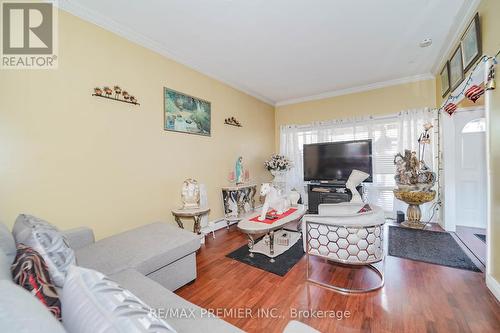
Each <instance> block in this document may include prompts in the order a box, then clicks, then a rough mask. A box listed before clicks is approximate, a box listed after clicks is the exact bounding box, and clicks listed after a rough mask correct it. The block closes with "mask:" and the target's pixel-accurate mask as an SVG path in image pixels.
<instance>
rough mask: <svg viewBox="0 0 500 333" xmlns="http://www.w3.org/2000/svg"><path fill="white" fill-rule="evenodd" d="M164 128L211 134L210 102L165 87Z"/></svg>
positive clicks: (205, 134) (182, 131)
mask: <svg viewBox="0 0 500 333" xmlns="http://www.w3.org/2000/svg"><path fill="white" fill-rule="evenodd" d="M163 101H164V105H163V108H164V110H163V114H164V118H163V128H164V129H165V130H166V131H174V132H181V133H189V134H198V135H204V136H210V127H211V126H210V125H211V124H210V122H211V105H210V102H207V101H205V100H202V99H200V98H196V97H193V96H189V95H186V94H183V93H181V92H178V91H175V90H172V89H168V88H163Z"/></svg>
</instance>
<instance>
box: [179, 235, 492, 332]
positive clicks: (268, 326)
mask: <svg viewBox="0 0 500 333" xmlns="http://www.w3.org/2000/svg"><path fill="white" fill-rule="evenodd" d="M216 237H217V238H216V239H215V240H214V239H212V238H211V237H207V239H206V244H205V245H202V247H201V249H200V250H199V252H198V255H197V266H198V278H197V280H196V281H195V282H194V283H192V284H190V285H187V286H184V287H182V288H181V289H179V290H177V291H176V293H177V294H178V295H180V296H182V297H184V298H185V299H187V300H189V301H191V302H193V303H195V304H197V305H199V306H201V307H204V308H208V309H226V310H230V309H233V311H234V312H229V313H227V314H226V315H225V316H224V315H223V316H220V317H223V319H224V320H226V321H228V322H230V323H232V324H233V325H235V326H237V327H239V328H241V329H243V330H245V331H247V332H266V333H267V332H282V331H283V329H284V327H285V325H286V324H287V323H288V321H289V320H291V319H296V320H299V321H302V322H304V323H306V324H308V325H310V326H312V327H314V328H316V329H317V330H319V331H321V332H481V333H486V332H500V304H499V303H498V302H497V301H496V299H495V298H494V296H493V295H491V294H490V292H489V290H488V289H487V288H486V285H485V282H484V275H483V274H482V273H476V272H471V271H466V270H459V269H453V268H449V267H444V266H438V265H432V264H426V263H422V262H417V261H411V260H406V259H401V258H396V257H390V256H387V258H386V260H385V278H386V279H385V286H384V287H383V288H382V289H380V290H378V291H375V292H372V293H367V294H361V295H342V294H339V293H336V292H334V291H331V290H328V289H326V288H323V287H320V286H317V285H315V284H311V283H309V282H307V281H306V273H305V272H306V258H305V256H304V257H303V258H302V259H301V260H300V261H299V262H298V263H297V264H296V265H295V266H294V267H293V268H292V269H291V270H290V271H289V272H288V273H287V275H286V276H284V277H280V276H277V275H274V274H272V273H268V272H265V271H262V270H260V269H257V268H254V267H252V266H249V265H246V264H243V263H241V262H238V261H236V260H232V259H229V258H226V257H225V255H226V254H228V253H229V252H231V251H234V250H236V249H237V248H238V247H240V246H242V245H245V244H246V238H245V236H244V235H242V234H241V233H240V232H238V230H237V229H236V227H235V226H232V227H231V228H230V230H229V231H228V230H226V229H223V230H219V231H217V232H216ZM386 239H387V238H386ZM322 265H323V266H324V264H322V263H321V262H317V263H314V264H313V267H314V268H315V269H320V270H321V271H320V274H321V275H324V278H330V277H333V278H334V279H335V280H336V282H337V283H360V284H369V283H371V282H373V280H372V277H373V276H374V275H373V273H365V272H363V271H360V270H351V269H349V268H345V267H338V266H333V265H328V266H324V267H322ZM363 270H365V271H368V270H367V269H363ZM234 309H238V310H239V311H240V313H237V312H236V311H235V310H234ZM247 309H249V310H247ZM262 309H264V310H262ZM299 310H304V311H307V310H320V311H331V312H324V313H323V315H336V318H311V317H307V315H312V314H315V315H319V314H321V313H319V312H315V313H313V312H311V311H309V312H301V315H302V316H299V317H295V315H297V313H298V311H299ZM219 311H220V310H219ZM245 311H251V313H248V312H245ZM259 311H261V312H260V313H259ZM262 311H268V314H269V315H272V316H270V317H266V316H265V315H264V314H263V313H262ZM333 311H338V312H333ZM245 313H246V315H245ZM207 333H208V332H207Z"/></svg>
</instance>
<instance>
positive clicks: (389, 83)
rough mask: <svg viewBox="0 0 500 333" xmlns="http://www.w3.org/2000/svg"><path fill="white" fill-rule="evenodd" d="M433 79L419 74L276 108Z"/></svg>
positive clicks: (297, 100) (278, 104)
mask: <svg viewBox="0 0 500 333" xmlns="http://www.w3.org/2000/svg"><path fill="white" fill-rule="evenodd" d="M431 79H434V75H432V74H431V73H426V74H419V75H415V76H408V77H403V78H400V79H395V80H389V81H381V82H375V83H370V84H367V85H363V86H356V87H351V88H346V89H340V90H332V91H327V92H324V93H321V94H317V95H310V96H305V97H299V98H292V99H287V100H284V101H280V102H277V103H276V104H275V106H277V107H278V106H284V105H290V104H297V103H303V102H310V101H316V100H320V99H325V98H330V97H336V96H342V95H349V94H354V93H359V92H363V91H369V90H375V89H380V88H385V87H390V86H397V85H399V84H404V83H411V82H418V81H425V80H431Z"/></svg>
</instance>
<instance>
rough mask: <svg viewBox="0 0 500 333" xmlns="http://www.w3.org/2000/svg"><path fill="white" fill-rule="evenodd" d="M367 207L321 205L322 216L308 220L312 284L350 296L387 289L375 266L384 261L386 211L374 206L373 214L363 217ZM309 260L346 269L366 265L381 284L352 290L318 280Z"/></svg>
mask: <svg viewBox="0 0 500 333" xmlns="http://www.w3.org/2000/svg"><path fill="white" fill-rule="evenodd" d="M364 205H365V204H364V203H352V202H350V203H340V204H321V205H319V207H318V215H305V216H304V218H303V220H302V236H303V237H302V238H303V241H304V251H305V252H306V257H307V278H308V280H309V281H311V282H314V283H317V284H320V285H323V286H326V287H329V288H331V289H334V290H337V291H341V292H347V293H360V292H368V291H373V290H376V289H379V288H381V287H382V286H383V285H384V275H383V272H382V271H381V270H380V269H378V268H377V267H375V266H373V265H372V264H374V263H377V262H380V261H382V260H383V258H384V247H383V234H384V232H383V226H384V223H385V216H384V211H383V210H382V209H381V208H380V207H378V206H375V205H370V207H371V210H370V211H366V212H361V213H359V211H360V210H361V209H362V208H363V206H364ZM309 256H316V257H321V258H324V259H326V260H328V261H330V262H334V263H339V264H344V265H357V266H360V265H366V266H367V267H368V268H370V269H372V270H373V271H375V272H376V273H377V275H378V276H379V277H380V280H381V282H380V283H379V284H378V285H376V286H374V287H370V288H363V289H348V288H342V287H338V286H334V285H331V284H326V283H323V282H320V281H317V280H314V279H312V278H310V271H309V266H310V265H309Z"/></svg>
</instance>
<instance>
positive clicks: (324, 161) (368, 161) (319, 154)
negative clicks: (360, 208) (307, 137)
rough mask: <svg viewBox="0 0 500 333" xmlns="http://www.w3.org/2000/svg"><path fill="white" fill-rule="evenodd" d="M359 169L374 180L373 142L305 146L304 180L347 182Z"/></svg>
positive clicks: (370, 180)
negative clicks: (355, 170)
mask: <svg viewBox="0 0 500 333" xmlns="http://www.w3.org/2000/svg"><path fill="white" fill-rule="evenodd" d="M353 169H357V170H360V171H364V172H366V173H368V174H369V175H370V177H369V178H368V179H366V180H365V182H373V178H372V175H373V174H372V140H358V141H342V142H327V143H314V144H307V145H304V180H306V181H338V182H345V181H347V179H348V178H349V176H350V175H351V171H352V170H353Z"/></svg>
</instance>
